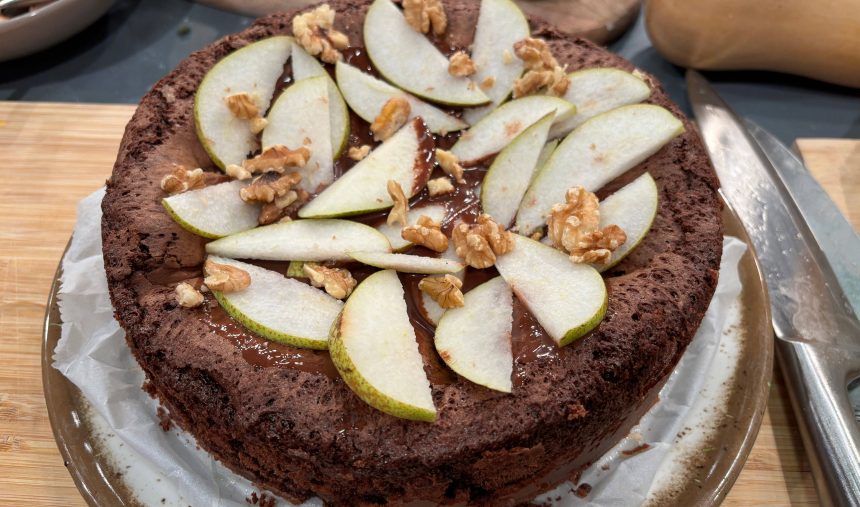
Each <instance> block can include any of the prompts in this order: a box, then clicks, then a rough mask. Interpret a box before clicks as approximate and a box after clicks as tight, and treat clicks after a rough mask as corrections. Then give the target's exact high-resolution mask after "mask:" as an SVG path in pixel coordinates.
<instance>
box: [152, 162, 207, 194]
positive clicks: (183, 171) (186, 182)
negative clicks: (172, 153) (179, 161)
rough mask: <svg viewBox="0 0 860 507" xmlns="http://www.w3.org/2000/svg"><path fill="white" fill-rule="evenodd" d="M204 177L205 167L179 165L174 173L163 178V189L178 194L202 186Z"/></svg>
mask: <svg viewBox="0 0 860 507" xmlns="http://www.w3.org/2000/svg"><path fill="white" fill-rule="evenodd" d="M204 178H205V175H204V174H203V169H200V168H199V167H198V168H197V169H193V170H192V169H187V168H186V167H185V166H183V165H177V166H175V168H174V169H173V172H172V173H170V174H168V175H167V176H165V177H164V178H162V179H161V189H162V190H164V191H165V192H167V193H168V194H171V195H173V194H178V193H181V192H185V191H186V190H193V189H195V188H200V187H202V186H203V180H204Z"/></svg>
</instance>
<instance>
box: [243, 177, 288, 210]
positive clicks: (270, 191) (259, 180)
mask: <svg viewBox="0 0 860 507" xmlns="http://www.w3.org/2000/svg"><path fill="white" fill-rule="evenodd" d="M300 181H302V175H301V174H299V173H297V172H292V173H289V174H285V175H283V176H280V177H278V178H272V177H270V176H268V174H264V175H262V176H257V177H256V178H254V180H253V181H251V184H250V185H248V186H247V187H245V188H243V189H241V190H239V197H241V198H242V200H243V201H245V202H262V203H270V202H274V201H275V199H276V198H282V197H285V196H287V194H288V193H289V192H290V191H291V190H292V188H293V187H294V186H295V185H297V184H298V183H299V182H300ZM293 194H294V195H293V199H292V201H295V200H296V197H298V196H296V195H295V192H293ZM292 201H290V203H292ZM290 203H288V204H285V205H284V207H286V206H287V205H289V204H290Z"/></svg>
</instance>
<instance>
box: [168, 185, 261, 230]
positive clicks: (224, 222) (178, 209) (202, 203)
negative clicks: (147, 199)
mask: <svg viewBox="0 0 860 507" xmlns="http://www.w3.org/2000/svg"><path fill="white" fill-rule="evenodd" d="M247 184H248V183H247V182H242V181H228V182H227V183H219V184H217V185H212V186H209V187H205V188H201V189H200V190H190V191H188V192H183V193H181V194H176V195H171V196H170V197H165V198H164V199H162V200H161V204H162V206H164V209H165V210H167V213H168V214H169V215H170V217H171V218H172V219H174V220H176V223H178V224H179V225H181V226H182V228H183V229H186V230H187V231H189V232H193V233H194V234H197V235H198V236H203V237H204V238H213V239H214V238H221V237H224V236H229V235H230V234H235V233H237V232H242V231H245V230H248V229H253V228H254V227H257V217H259V216H260V205H258V204H248V203H246V202H245V201H243V200H242V198H241V197H239V190H241V189H242V187H244V186H245V185H247Z"/></svg>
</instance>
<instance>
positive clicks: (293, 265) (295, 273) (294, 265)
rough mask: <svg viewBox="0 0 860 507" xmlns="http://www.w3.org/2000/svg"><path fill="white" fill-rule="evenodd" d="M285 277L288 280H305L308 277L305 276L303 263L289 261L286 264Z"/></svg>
mask: <svg viewBox="0 0 860 507" xmlns="http://www.w3.org/2000/svg"><path fill="white" fill-rule="evenodd" d="M286 275H287V276H288V277H290V278H307V277H308V275H306V274H305V262H304V261H290V263H289V264H287V273H286Z"/></svg>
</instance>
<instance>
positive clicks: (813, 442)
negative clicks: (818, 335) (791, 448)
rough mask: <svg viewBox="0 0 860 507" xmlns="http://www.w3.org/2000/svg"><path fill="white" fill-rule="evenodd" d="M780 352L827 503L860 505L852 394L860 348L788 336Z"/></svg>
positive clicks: (859, 446) (859, 428)
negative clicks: (801, 339)
mask: <svg viewBox="0 0 860 507" xmlns="http://www.w3.org/2000/svg"><path fill="white" fill-rule="evenodd" d="M776 352H777V360H778V361H779V363H780V366H781V368H782V371H783V375H784V376H785V379H786V383H787V384H788V387H789V389H788V391H789V394H790V397H791V402H792V405H794V411H795V414H797V416H798V417H797V418H798V422H799V423H800V431H801V436H802V438H803V444H804V447H805V448H806V450H807V454H808V455H809V460H810V464H811V466H812V473H813V476H814V478H815V487H816V489H817V490H818V496H819V498H820V499H821V504H822V505H836V506H840V507H842V506H846V507H847V506H851V507H860V425H858V422H857V420H856V419H855V417H854V411H853V409H852V407H851V403H850V400H849V399H848V383H849V382H850V381H851V380H853V379H854V378H856V376H857V375H858V374H860V353H858V352H857V351H846V350H844V349H839V348H836V347H827V346H822V345H820V344H811V343H808V342H798V341H787V340H783V339H777V340H776Z"/></svg>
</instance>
